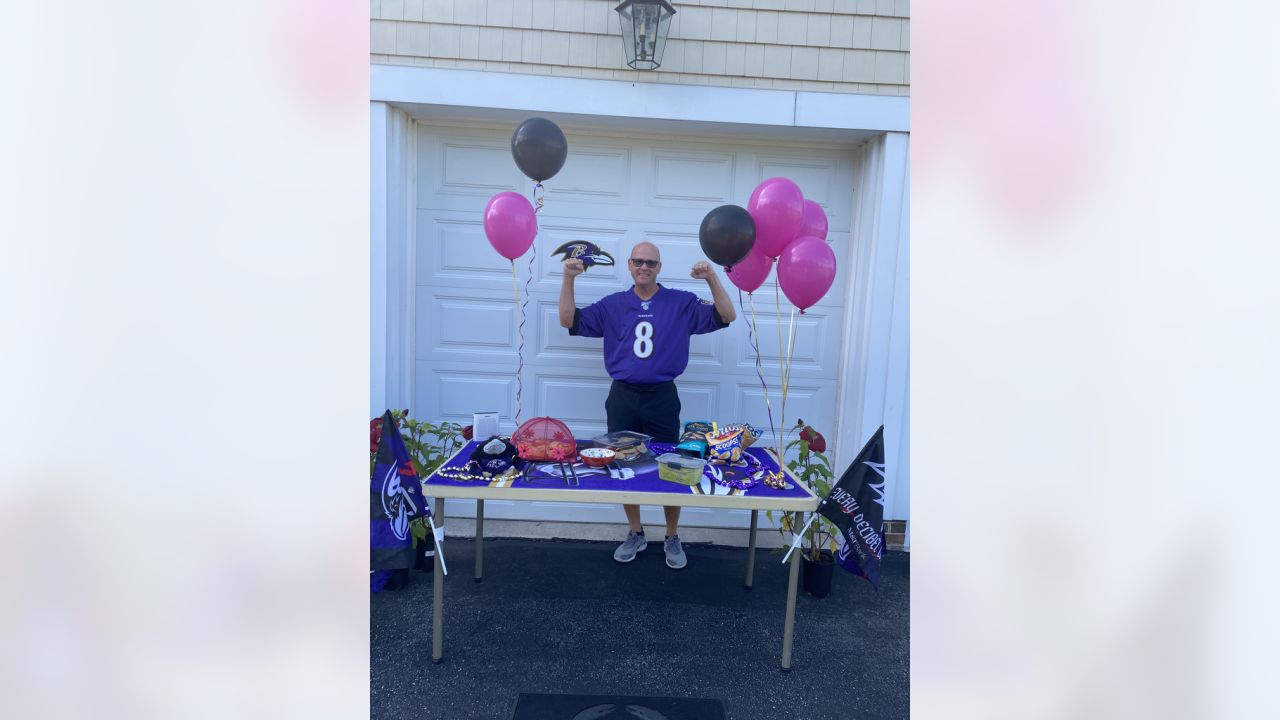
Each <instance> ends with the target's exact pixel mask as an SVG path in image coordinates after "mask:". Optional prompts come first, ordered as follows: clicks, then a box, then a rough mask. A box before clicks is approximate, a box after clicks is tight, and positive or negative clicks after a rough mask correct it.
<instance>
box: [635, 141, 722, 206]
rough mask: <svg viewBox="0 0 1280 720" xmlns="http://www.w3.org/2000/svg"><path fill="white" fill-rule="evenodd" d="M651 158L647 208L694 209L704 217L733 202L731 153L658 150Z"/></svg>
mask: <svg viewBox="0 0 1280 720" xmlns="http://www.w3.org/2000/svg"><path fill="white" fill-rule="evenodd" d="M651 157H652V167H651V169H650V177H651V178H652V182H651V184H650V185H649V193H648V204H649V205H652V206H654V207H680V208H696V209H698V210H701V212H702V213H703V214H704V215H705V214H706V212H707V211H708V210H710V209H711V207H715V206H717V205H724V204H726V203H731V202H732V201H733V195H734V192H733V191H734V183H733V178H734V172H735V167H736V156H735V155H734V153H732V152H705V151H704V152H695V151H689V150H675V149H669V150H667V149H659V150H654V151H653V153H651ZM708 205H710V207H708Z"/></svg>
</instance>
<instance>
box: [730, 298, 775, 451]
mask: <svg viewBox="0 0 1280 720" xmlns="http://www.w3.org/2000/svg"><path fill="white" fill-rule="evenodd" d="M747 297H748V298H750V299H751V323H750V324H749V325H747V339H748V340H749V341H750V342H751V347H752V348H753V349H754V350H755V351H756V377H758V378H760V387H761V388H762V389H763V390H764V406H765V409H766V410H767V411H768V413H769V432H771V433H773V435H774V437H777V435H778V429H777V428H776V427H774V425H773V404H772V403H770V402H769V385H768V383H766V382H765V381H764V367H763V365H762V364H761V362H760V340H759V339H758V338H757V337H756V332H755V331H756V299H755V296H754V295H752V294H751V293H747ZM738 307H739V308H740V309H743V310H745V309H746V308H743V307H742V288H738ZM744 314H745V313H744Z"/></svg>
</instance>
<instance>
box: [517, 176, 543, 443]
mask: <svg viewBox="0 0 1280 720" xmlns="http://www.w3.org/2000/svg"><path fill="white" fill-rule="evenodd" d="M543 194H544V189H543V187H542V183H534V185H533V201H534V204H535V205H536V207H535V208H534V209H533V214H534V215H537V214H538V213H539V212H541V211H542V203H543ZM534 232H535V235H534V238H535V242H534V243H533V245H532V248H533V253H532V254H531V255H529V273H528V276H527V277H525V279H524V302H520V286H519V281H518V280H517V278H516V261H515V260H512V261H511V284H512V287H514V288H515V291H516V305H518V306H519V307H520V325H519V333H520V343H519V345H517V346H516V428H517V429H518V428H519V427H520V411H521V405H520V400H521V395H522V394H523V392H524V373H523V372H522V371H523V370H524V324H525V322H526V321H527V320H528V318H529V312H528V309H529V283H531V282H533V265H534V262H535V261H536V260H537V258H538V243H537V242H536V239H537V234H536V233H537V230H536V229H535V231H534Z"/></svg>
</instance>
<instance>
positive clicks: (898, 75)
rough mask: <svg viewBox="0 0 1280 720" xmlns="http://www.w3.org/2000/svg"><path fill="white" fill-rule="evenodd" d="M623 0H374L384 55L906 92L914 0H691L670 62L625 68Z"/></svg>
mask: <svg viewBox="0 0 1280 720" xmlns="http://www.w3.org/2000/svg"><path fill="white" fill-rule="evenodd" d="M617 4H618V2H617V0H370V5H369V12H370V16H371V25H370V53H371V55H370V58H371V60H372V61H373V62H376V63H385V64H399V65H424V66H434V67H454V68H464V69H472V70H488V71H499V72H516V73H527V74H537V75H558V76H566V77H585V78H602V79H616V80H630V81H632V82H637V81H638V82H664V83H679V84H689V85H721V86H726V87H761V88H783V89H805V90H819V91H825V92H845V93H867V94H873V95H908V94H909V90H910V78H911V73H910V47H911V45H910V32H911V27H910V20H909V16H910V7H911V6H910V0H683V1H681V2H676V3H673V4H674V5H675V6H676V10H677V13H676V16H675V18H674V20H673V21H672V24H671V35H670V38H669V39H668V41H667V48H666V53H665V55H664V57H663V64H662V67H661V68H660V69H659V70H657V71H652V72H650V71H635V70H630V69H628V68H627V67H626V65H625V64H624V60H623V53H622V37H621V33H620V31H619V27H618V16H617V14H616V13H615V12H614V10H613V9H614V7H616V6H617Z"/></svg>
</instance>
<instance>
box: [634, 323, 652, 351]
mask: <svg viewBox="0 0 1280 720" xmlns="http://www.w3.org/2000/svg"><path fill="white" fill-rule="evenodd" d="M632 348H633V349H634V350H635V353H636V357H638V358H647V357H649V356H650V355H652V354H653V323H651V322H649V321H648V320H645V321H644V322H642V323H640V324H639V325H636V342H635V344H634V345H633V346H632Z"/></svg>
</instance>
